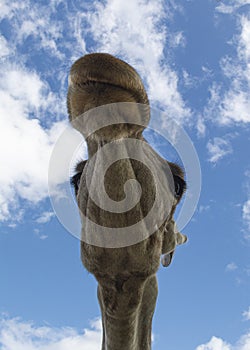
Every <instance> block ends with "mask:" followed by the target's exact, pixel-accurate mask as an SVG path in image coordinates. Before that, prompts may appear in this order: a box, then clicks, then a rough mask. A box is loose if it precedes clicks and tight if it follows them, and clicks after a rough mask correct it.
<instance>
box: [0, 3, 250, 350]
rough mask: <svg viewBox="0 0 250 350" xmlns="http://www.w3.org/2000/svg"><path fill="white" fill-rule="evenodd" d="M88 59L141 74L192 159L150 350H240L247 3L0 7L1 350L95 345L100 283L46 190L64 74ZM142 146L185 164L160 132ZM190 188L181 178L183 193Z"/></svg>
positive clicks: (245, 260)
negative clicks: (195, 194) (183, 215)
mask: <svg viewBox="0 0 250 350" xmlns="http://www.w3.org/2000/svg"><path fill="white" fill-rule="evenodd" d="M91 52H108V53H110V54H113V55H115V56H117V57H119V58H121V59H123V60H125V61H127V62H128V63H129V64H131V65H132V66H133V67H134V68H136V70H137V71H138V72H139V74H140V75H141V77H142V79H143V82H144V84H145V87H146V89H147V92H148V95H149V99H150V103H151V105H152V106H153V107H155V108H157V109H159V110H160V111H162V112H163V114H164V115H166V116H168V117H170V118H172V119H174V120H175V121H176V122H178V123H179V124H180V125H181V127H182V128H183V129H184V130H185V132H186V133H187V135H188V137H189V139H190V142H191V143H192V144H193V146H194V148H195V149H196V152H197V154H198V158H199V164H200V169H201V181H202V186H201V192H200V198H199V202H198V203H197V205H196V207H195V212H194V214H193V216H192V218H190V219H189V222H188V223H187V224H186V226H185V227H184V228H183V230H182V231H183V233H184V234H186V235H187V236H188V239H189V240H188V243H187V244H185V245H184V246H181V247H179V248H178V249H177V252H176V254H175V256H174V260H173V262H172V264H171V266H170V267H168V268H163V267H160V269H159V271H158V273H157V276H158V282H159V296H158V301H157V307H156V311H155V315H154V321H153V349H154V350H165V349H171V350H180V349H184V350H249V349H250V297H249V296H250V258H249V257H250V254H249V253H250V160H249V145H250V143H249V140H250V134H249V131H250V102H249V101H250V99H249V94H250V1H249V0H203V1H199V0H183V1H172V0H169V1H162V0H151V1H146V0H133V1H132V0H127V1H125V2H124V1H122V0H107V1H87V0H86V1H80V0H68V1H66V0H65V1H61V0H52V1H42V0H38V1H32V0H22V1H15V0H11V1H5V0H1V1H0V60H1V65H0V164H1V172H0V276H1V284H0V349H1V350H35V349H36V350H37V349H38V350H76V349H77V350H78V349H87V350H97V349H99V348H100V342H101V324H100V310H99V306H98V302H97V298H96V282H95V279H94V277H93V276H91V275H90V274H89V273H87V271H86V270H85V269H84V268H83V266H82V265H81V261H80V248H79V240H78V239H77V238H76V237H75V236H73V235H72V234H71V233H69V232H68V231H67V230H66V229H65V227H64V226H63V225H62V224H61V223H60V221H59V220H58V218H57V216H56V213H55V212H54V210H53V207H52V204H51V201H50V196H49V191H48V169H49V161H50V157H51V154H52V151H53V149H54V148H55V144H56V141H57V139H58V138H59V137H60V135H61V134H62V132H63V131H64V130H65V128H67V127H68V120H67V118H68V116H67V109H66V93H67V84H68V73H69V69H70V66H71V65H72V63H73V62H74V61H75V60H76V59H77V58H79V57H81V56H82V55H84V54H86V53H91ZM161 122H162V124H161V125H160V128H162V130H163V131H164V129H165V130H166V128H167V125H166V123H164V120H162V121H161ZM145 137H146V138H147V139H148V140H149V142H150V143H151V145H152V146H153V147H154V148H155V149H156V150H157V151H158V152H160V153H161V154H162V155H163V156H164V157H165V158H166V159H168V160H170V161H178V162H180V163H182V162H183V159H182V158H181V155H180V154H177V153H176V150H174V149H171V147H170V146H169V144H167V143H166V140H164V139H163V138H162V137H161V136H160V135H155V134H154V133H150V131H147V132H145ZM81 157H82V158H83V159H85V158H84V157H86V147H85V145H84V144H83V148H82V154H81ZM191 167H192V165H191ZM65 176H66V178H67V176H68V173H67V172H66V173H64V174H61V173H60V172H58V173H55V174H54V181H55V182H57V183H60V182H61V183H62V182H63V181H65ZM198 180H199V179H197V178H190V177H188V176H187V183H188V190H187V194H186V196H187V197H188V196H189V197H190V196H191V197H192V188H193V187H192V186H193V185H192V184H195V183H196V182H197V181H198ZM59 195H60V194H58V196H59ZM177 215H178V213H177Z"/></svg>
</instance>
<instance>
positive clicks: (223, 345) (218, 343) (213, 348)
mask: <svg viewBox="0 0 250 350" xmlns="http://www.w3.org/2000/svg"><path fill="white" fill-rule="evenodd" d="M249 349H250V332H248V333H247V334H245V335H243V336H242V337H241V338H240V339H239V341H238V342H237V343H236V344H235V345H231V344H229V343H227V342H225V341H224V340H222V339H221V338H217V337H212V338H211V340H210V341H209V342H208V343H206V344H202V345H200V346H198V347H197V348H196V350H249Z"/></svg>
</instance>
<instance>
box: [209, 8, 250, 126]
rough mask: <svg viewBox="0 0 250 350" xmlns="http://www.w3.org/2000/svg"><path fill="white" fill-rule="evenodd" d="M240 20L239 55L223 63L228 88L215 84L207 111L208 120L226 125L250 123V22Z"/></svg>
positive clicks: (226, 58) (224, 60)
mask: <svg viewBox="0 0 250 350" xmlns="http://www.w3.org/2000/svg"><path fill="white" fill-rule="evenodd" d="M239 18H240V20H239V28H240V34H239V35H237V36H235V37H234V39H233V40H232V45H235V46H236V52H237V55H236V57H233V56H232V57H229V56H226V57H223V58H222V60H221V69H222V72H223V74H224V76H225V78H226V80H227V82H228V85H229V87H226V86H223V85H222V84H216V83H214V84H213V86H212V87H211V89H210V93H211V96H210V100H209V103H208V106H207V107H206V108H205V114H206V116H207V117H208V118H209V119H211V120H213V121H216V122H218V123H219V124H224V125H230V124H232V123H243V124H244V123H249V122H250V101H249V95H250V40H249V37H250V20H249V18H247V17H246V16H244V15H241V16H240V17H239Z"/></svg>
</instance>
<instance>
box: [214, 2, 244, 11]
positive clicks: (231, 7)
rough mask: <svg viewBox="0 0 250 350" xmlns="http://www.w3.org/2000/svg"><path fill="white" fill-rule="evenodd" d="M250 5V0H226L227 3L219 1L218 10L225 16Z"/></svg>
mask: <svg viewBox="0 0 250 350" xmlns="http://www.w3.org/2000/svg"><path fill="white" fill-rule="evenodd" d="M249 4H250V0H226V1H225V3H224V2H223V1H222V0H219V5H218V6H216V10H217V11H218V12H221V13H224V14H230V13H233V12H234V11H235V10H237V9H238V8H240V7H241V6H244V5H249Z"/></svg>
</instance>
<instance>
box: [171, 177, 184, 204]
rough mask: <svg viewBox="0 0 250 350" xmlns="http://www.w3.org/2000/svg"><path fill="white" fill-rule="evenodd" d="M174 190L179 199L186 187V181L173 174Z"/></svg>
mask: <svg viewBox="0 0 250 350" xmlns="http://www.w3.org/2000/svg"><path fill="white" fill-rule="evenodd" d="M173 177H174V191H175V197H176V199H180V198H181V197H182V195H183V193H184V191H185V189H186V182H185V181H184V180H183V179H182V178H180V177H179V176H176V175H174V176H173Z"/></svg>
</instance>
